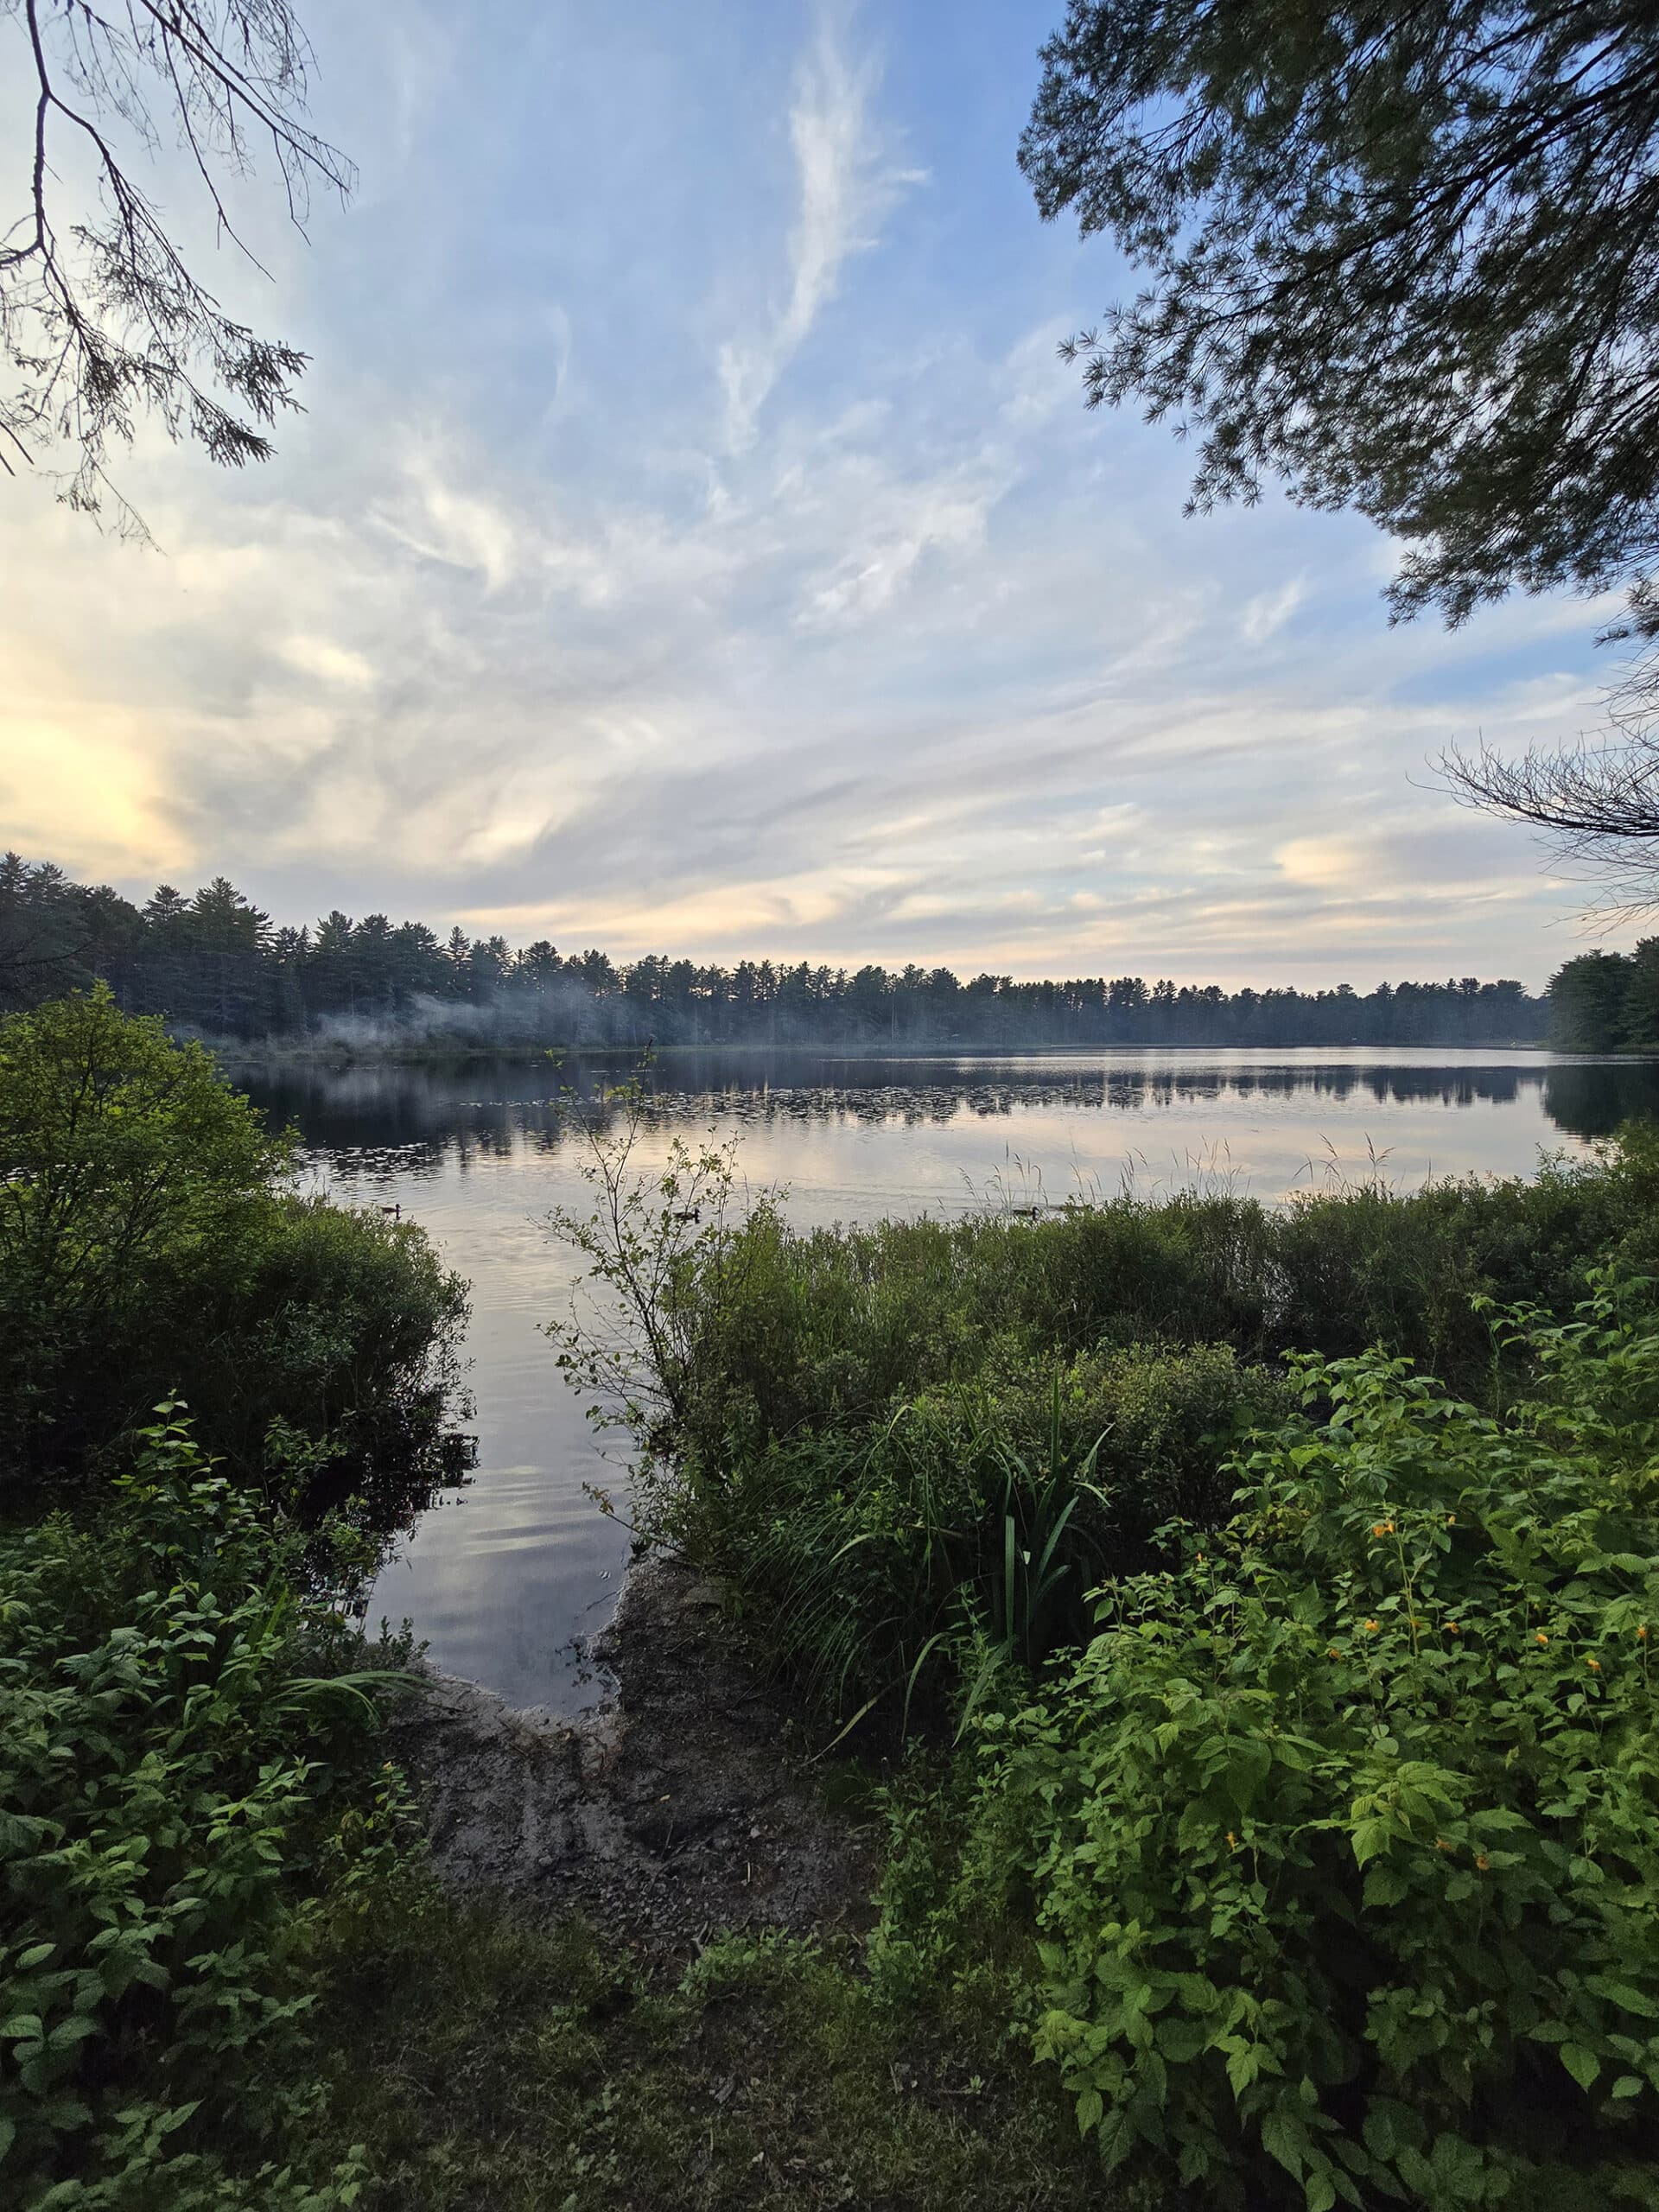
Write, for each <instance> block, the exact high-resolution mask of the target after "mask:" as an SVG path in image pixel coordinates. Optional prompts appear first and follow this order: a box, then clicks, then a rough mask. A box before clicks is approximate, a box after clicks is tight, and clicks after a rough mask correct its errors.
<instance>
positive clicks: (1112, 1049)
mask: <svg viewBox="0 0 1659 2212" xmlns="http://www.w3.org/2000/svg"><path fill="white" fill-rule="evenodd" d="M200 1043H201V1044H202V1045H204V1046H206V1047H207V1050H208V1051H209V1052H212V1053H213V1056H214V1058H216V1059H219V1060H221V1061H224V1062H226V1064H227V1065H234V1064H236V1063H244V1064H250V1063H257V1065H260V1066H262V1067H270V1066H286V1065H293V1066H303V1067H319V1066H320V1067H333V1068H346V1067H410V1068H415V1067H464V1066H472V1065H479V1064H481V1063H484V1062H488V1061H501V1060H505V1061H511V1062H514V1063H517V1064H518V1065H535V1064H536V1063H537V1062H543V1061H545V1062H547V1063H548V1064H549V1065H552V1066H555V1067H556V1066H559V1065H562V1064H563V1063H564V1062H566V1061H589V1062H591V1061H594V1060H613V1061H623V1062H626V1063H627V1064H628V1065H631V1066H637V1065H639V1061H640V1059H641V1058H643V1057H644V1055H645V1052H647V1050H648V1051H649V1052H650V1054H651V1057H652V1059H653V1060H683V1059H689V1058H694V1057H698V1056H702V1057H708V1056H710V1055H717V1056H719V1057H720V1058H723V1059H746V1060H747V1059H780V1058H788V1059H802V1060H804V1059H812V1060H819V1061H829V1062H844V1063H846V1064H848V1065H856V1064H861V1063H864V1062H870V1061H893V1060H906V1061H922V1060H960V1059H986V1060H993V1059H996V1060H1007V1059H1046V1058H1052V1059H1060V1058H1065V1059H1079V1058H1104V1057H1105V1056H1107V1055H1111V1054H1117V1053H1122V1052H1137V1053H1147V1054H1153V1055H1156V1056H1157V1057H1158V1058H1166V1057H1173V1056H1174V1055H1177V1054H1179V1053H1183V1052H1236V1053H1262V1052H1281V1053H1294V1054H1295V1055H1296V1056H1297V1057H1298V1058H1305V1057H1309V1056H1312V1055H1313V1054H1316V1053H1318V1054H1323V1055H1326V1056H1330V1055H1333V1054H1335V1055H1343V1054H1345V1055H1351V1056H1352V1057H1354V1058H1361V1057H1370V1056H1371V1055H1374V1054H1377V1053H1387V1052H1446V1053H1459V1054H1463V1053H1471V1052H1478V1053H1490V1054H1491V1056H1492V1057H1493V1058H1507V1057H1508V1056H1509V1055H1510V1054H1512V1053H1518V1052H1548V1053H1549V1054H1551V1055H1552V1057H1553V1058H1556V1059H1560V1060H1574V1061H1576V1060H1596V1061H1641V1060H1647V1059H1651V1058H1656V1057H1659V1055H1655V1054H1653V1053H1646V1052H1572V1051H1569V1050H1564V1049H1561V1048H1558V1047H1555V1046H1551V1045H1549V1044H1548V1043H1546V1042H1545V1041H1544V1040H1543V1039H1536V1038H1511V1039H1506V1040H1505V1041H1503V1042H1502V1043H1482V1044H1452V1043H1446V1042H1444V1041H1436V1040H1432V1039H1431V1040H1425V1041H1421V1042H1417V1041H1397V1042H1394V1043H1389V1044H1362V1043H1360V1042H1359V1041H1357V1040H1355V1041H1353V1042H1351V1043H1349V1044H1334V1043H1325V1044H1306V1043H1302V1044H1274V1043H1272V1042H1256V1043H1252V1044H1248V1045H1245V1044H1234V1043H1229V1042H1225V1041H1222V1042H1213V1043H1201V1042H1198V1041H1194V1040H1192V1039H1188V1040H1185V1041H1184V1042H1179V1043H1170V1042H1158V1043H1140V1042H1135V1041H1133V1040H1126V1041H1125V1042H1123V1043H1121V1044H1103V1043H1099V1042H1091V1043H1089V1044H1086V1045H1084V1044H1071V1045H1067V1044H1052V1045H1019V1044H995V1043H975V1044H941V1043H938V1042H931V1043H928V1044H925V1045H923V1044H918V1045H912V1046H905V1045H902V1044H893V1045H880V1046H875V1045H867V1046H847V1045H841V1046H829V1045H810V1044H775V1045H773V1044H759V1043H755V1042H753V1040H749V1041H745V1042H742V1043H733V1044H721V1043H713V1042H711V1043H705V1044H673V1045H652V1046H645V1045H597V1044H596V1045H524V1044H515V1043H512V1042H504V1043H501V1044H492V1045H461V1044H455V1045H443V1044H421V1045H352V1044H346V1043H343V1042H340V1041H337V1040H330V1041H327V1042H325V1041H322V1040H320V1039H307V1040H305V1041H303V1042H299V1041H289V1040H287V1039H269V1040H264V1039H262V1040H257V1041H256V1040H254V1039H246V1038H216V1037H203V1038H201V1039H200Z"/></svg>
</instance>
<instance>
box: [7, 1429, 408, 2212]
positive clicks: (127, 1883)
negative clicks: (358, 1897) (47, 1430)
mask: <svg viewBox="0 0 1659 2212" xmlns="http://www.w3.org/2000/svg"><path fill="white" fill-rule="evenodd" d="M170 1410H171V1409H170V1408H163V1409H162V1411H163V1415H164V1417H165V1416H166V1415H167V1414H168V1413H169V1412H170ZM296 1565H297V1553H296V1539H295V1538H294V1537H293V1536H292V1535H283V1534H280V1533H273V1530H272V1528H271V1525H270V1517H269V1516H268V1515H267V1514H266V1513H265V1511H264V1509H263V1506H262V1505H261V1504H258V1503H256V1502H255V1501H254V1499H253V1498H252V1497H251V1496H250V1495H249V1494H248V1493H247V1492H246V1491H243V1490H241V1489H239V1488H238V1487H236V1486H233V1485H232V1484H230V1483H228V1482H227V1481H226V1480H225V1479H224V1478H222V1477H220V1476H219V1475H218V1474H216V1473H215V1472H214V1471H213V1466H212V1465H211V1463H210V1462H208V1461H207V1460H206V1459H204V1458H203V1457H202V1455H201V1453H200V1451H199V1450H198V1448H197V1446H195V1444H194V1440H193V1439H192V1437H191V1435H190V1433H189V1431H188V1427H185V1426H184V1425H183V1424H182V1423H181V1422H180V1421H172V1420H165V1418H164V1425H162V1426H161V1427H153V1428H152V1429H150V1430H149V1431H148V1432H147V1433H145V1434H144V1435H143V1438H142V1440H140V1444H139V1447H138V1450H137V1458H136V1461H135V1463H134V1465H132V1467H131V1469H130V1471H129V1472H128V1473H127V1474H126V1475H124V1477H123V1478H121V1479H120V1481H119V1482H118V1484H117V1486H116V1495H115V1498H114V1500H113V1502H112V1503H111V1506H110V1507H109V1509H108V1510H106V1512H105V1514H104V1515H103V1516H101V1517H100V1521H99V1525H98V1527H97V1528H96V1529H84V1528H79V1527H77V1526H76V1525H74V1524H73V1522H71V1521H70V1520H69V1519H68V1518H67V1516H64V1515H61V1514H58V1515H54V1516H51V1517H49V1518H48V1519H47V1520H45V1521H44V1522H41V1523H40V1524H39V1525H38V1526H37V1527H35V1528H34V1529H30V1530H29V1531H27V1532H26V1533H22V1534H20V1535H10V1536H8V1537H7V1538H5V1539H4V1541H3V1542H0V2198H3V2201H4V2202H7V2203H10V2204H17V2205H20V2206H23V2207H30V2208H39V2212H48V2208H50V2212H59V2208H63V2209H64V2212H68V2208H72V2207H73V2208H76V2212H80V2208H86V2212H92V2208H93V2207H102V2206H106V2205H108V2206H115V2205H119V2206H123V2207H127V2206H132V2207H135V2208H136V2207H138V2206H141V2205H143V2206H150V2205H153V2206H155V2207H156V2208H157V2212H162V2208H171V2207H174V2206H186V2205H193V2204H194V2203H197V2202H200V2203H202V2204H204V2205H205V2204H207V2203H213V2204H220V2203H227V2202H237V2203H242V2202H245V2203H247V2204H249V2205H252V2206H257V2207H262V2208H263V2207H282V2208H292V2212H302V2209H303V2208H306V2207H315V2208H318V2212H321V2208H322V2207H324V2206H331V2205H334V2204H335V2203H340V2204H344V2203H346V2202H350V2201H351V2199H352V2196H353V2194H354V2181H353V2172H352V2171H351V2169H350V2165H349V2162H348V2164H347V2166H346V2168H344V2169H341V2170H340V2171H339V2172H338V2173H336V2174H335V2175H334V2177H333V2179H332V2180H330V2179H329V2178H328V2177H327V2176H325V2177H323V2179H322V2180H321V2182H317V2183H315V2185H313V2183H306V2182H303V2181H302V2180H301V2179H300V2178H297V2177H296V2175H295V2174H294V2173H293V2172H292V2171H278V2170H277V2169H275V2168H273V2167H271V2166H269V2165H265V2164H262V2158H261V2145H262V2143H263V2141H264V2138H265V2136H266V2135H267V2133H270V2131H273V2130H278V2131H280V2132H281V2134H282V2136H283V2138H285V2139H288V2140H290V2141H297V2140H302V2139H303V2123H304V2120H305V2117H306V2113H307V2111H308V2103H307V2094H308V2093H307V2092H306V2091H305V2090H304V2088H302V2086H298V2083H299V2076H298V2075H296V2073H295V2071H294V2069H293V2067H292V2065H291V2063H290V2062H291V2061H292V2059H293V2057H294V2056H295V2049H296V2042H297V2040H298V2038H299V2037H300V2036H301V2033H302V2022H303V2018H304V2016H305V2014H306V2012H307V2010H308V2006H309V2005H310V2003H311V1999H310V1996H309V1994H308V1977H307V1974H306V1972H305V1970H304V1956H303V1954H304V1948H305V1942H306V1939H307V1936H308V1929H309V1926H310V1924H311V1921H312V1918H313V1916H314V1915H315V1912H316V1910H319V1909H320V1907H319V1905H318V1904H317V1902H316V1901H317V1900H318V1899H320V1898H321V1897H323V1896H324V1895H325V1893H327V1891H330V1890H331V1889H332V1890H333V1891H335V1892H336V1893H338V1892H339V1891H340V1890H341V1888H342V1885H343V1886H344V1888H345V1889H346V1890H347V1891H349V1889H350V1887H351V1886H352V1885H353V1883H354V1882H361V1881H362V1880H364V1879H365V1878H368V1876H369V1875H371V1874H372V1873H376V1872H379V1871H381V1870H383V1868H384V1866H385V1863H386V1861H387V1859H388V1856H389V1855H390V1854H395V1852H396V1848H397V1845H396V1840H395V1835H394V1834H393V1830H394V1828H395V1826H396V1823H397V1818H398V1815H399V1811H400V1796H399V1790H400V1785H399V1784H398V1783H397V1778H396V1777H394V1776H393V1775H392V1774H391V1772H390V1770H387V1771H385V1772H381V1771H379V1770H377V1769H376V1768H375V1766H374V1764H373V1762H372V1758H370V1756H369V1745H368V1741H367V1738H368V1736H369V1733H370V1732H371V1731H372V1727H373V1725H374V1722H375V1719H376V1714H375V1707H374V1705H373V1702H372V1698H373V1694H374V1693H376V1692H377V1691H378V1689H379V1688H381V1687H382V1686H383V1685H384V1684H385V1681H386V1680H387V1678H386V1677H385V1676H384V1675H374V1674H371V1673H365V1672H360V1671H359V1672H351V1671H345V1672H342V1671H340V1669H341V1666H342V1662H345V1661H347V1660H349V1659H350V1658H351V1657H352V1656H353V1654H354V1652H355V1649H357V1644H356V1639H355V1638H354V1637H348V1636H347V1634H346V1631H345V1630H344V1629H343V1628H342V1627H340V1624H339V1623H338V1621H337V1620H336V1619H335V1618H334V1616H333V1615H332V1614H330V1613H329V1612H328V1611H326V1610H325V1609H323V1608H321V1607H320V1606H318V1605H315V1604H311V1605H308V1604H306V1603H304V1602H302V1601H301V1600H299V1599H296V1597H295V1596H294V1595H293V1594H292V1589H291V1580H292V1576H293V1573H294V1571H295V1569H296ZM285 2069H286V2070H285ZM227 2145H229V2146H232V2148H233V2149H234V2151H236V2152H239V2153H240V2155H239V2156H233V2157H232V2159H231V2163H230V2166H229V2167H228V2169H227V2167H226V2163H225V2154H226V2146H227ZM209 2146H211V2147H209ZM238 2172H240V2173H241V2175H242V2177H243V2178H242V2179H241V2180H238V2179H236V2178H235V2176H236V2174H237V2173H238Z"/></svg>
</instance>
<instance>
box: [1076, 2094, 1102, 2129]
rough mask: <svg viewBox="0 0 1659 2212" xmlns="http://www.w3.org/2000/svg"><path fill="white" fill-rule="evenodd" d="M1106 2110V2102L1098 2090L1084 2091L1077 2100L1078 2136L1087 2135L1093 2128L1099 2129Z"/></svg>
mask: <svg viewBox="0 0 1659 2212" xmlns="http://www.w3.org/2000/svg"><path fill="white" fill-rule="evenodd" d="M1105 2108H1106V2104H1105V2100H1104V2098H1103V2096H1102V2095H1101V2094H1100V2091H1099V2090H1098V2089H1084V2091H1083V2093H1082V2094H1081V2095H1080V2096H1079V2097H1078V2099H1077V2133H1078V2134H1079V2135H1087V2134H1088V2133H1089V2131H1090V2128H1091V2127H1098V2126H1100V2115H1101V2113H1103V2111H1104V2110H1105Z"/></svg>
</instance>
